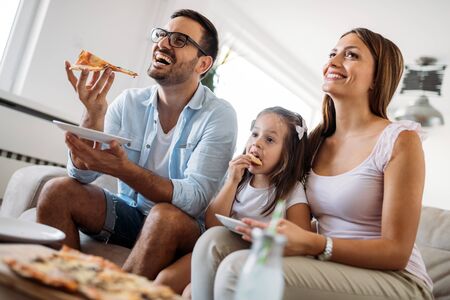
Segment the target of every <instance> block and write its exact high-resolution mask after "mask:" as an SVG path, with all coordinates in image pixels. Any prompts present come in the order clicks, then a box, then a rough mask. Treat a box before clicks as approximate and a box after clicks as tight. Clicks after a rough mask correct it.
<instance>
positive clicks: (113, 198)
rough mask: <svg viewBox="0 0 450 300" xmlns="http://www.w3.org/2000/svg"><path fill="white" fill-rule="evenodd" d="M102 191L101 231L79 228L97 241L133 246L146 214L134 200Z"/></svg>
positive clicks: (199, 223)
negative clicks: (104, 203)
mask: <svg viewBox="0 0 450 300" xmlns="http://www.w3.org/2000/svg"><path fill="white" fill-rule="evenodd" d="M103 193H104V194H105V199H106V218H105V224H104V225H103V229H102V231H100V233H97V234H93V233H91V232H86V231H85V230H83V229H80V230H81V231H82V232H84V233H85V234H87V235H89V236H91V237H92V238H94V239H96V240H98V241H101V242H104V243H111V244H116V245H121V246H124V247H127V248H133V246H134V243H135V242H136V240H137V238H138V236H139V233H140V232H141V229H142V226H144V222H145V218H146V217H147V216H146V215H144V214H143V213H142V212H141V211H140V210H139V209H138V208H137V207H136V204H135V202H132V201H130V200H128V199H125V198H121V197H120V195H117V194H114V193H112V192H110V191H108V190H106V189H103ZM196 221H197V224H198V226H199V228H200V234H203V232H205V230H206V228H205V225H204V223H203V222H202V221H200V220H196Z"/></svg>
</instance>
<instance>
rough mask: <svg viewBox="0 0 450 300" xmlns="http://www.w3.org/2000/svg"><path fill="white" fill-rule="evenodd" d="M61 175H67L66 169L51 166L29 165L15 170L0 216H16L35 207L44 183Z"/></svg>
mask: <svg viewBox="0 0 450 300" xmlns="http://www.w3.org/2000/svg"><path fill="white" fill-rule="evenodd" d="M61 176H67V172H66V169H64V168H60V167H53V166H29V167H25V168H21V169H19V170H17V171H16V172H14V174H13V175H12V176H11V179H10V180H9V182H8V185H7V187H6V191H5V194H4V197H3V202H2V206H1V207H0V216H4V217H12V218H17V217H19V216H20V215H21V214H22V213H23V212H24V211H25V210H27V209H29V208H31V207H35V206H36V201H37V197H38V195H39V193H40V192H41V189H42V187H43V186H44V184H45V183H46V182H47V181H49V180H50V179H52V178H55V177H61Z"/></svg>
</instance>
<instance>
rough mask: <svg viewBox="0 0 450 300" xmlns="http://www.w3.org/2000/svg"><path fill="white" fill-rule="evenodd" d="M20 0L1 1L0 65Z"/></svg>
mask: <svg viewBox="0 0 450 300" xmlns="http://www.w3.org/2000/svg"><path fill="white" fill-rule="evenodd" d="M19 3H20V0H8V1H3V3H2V9H1V10H0V65H1V63H2V62H3V53H4V51H5V48H6V44H7V43H8V38H9V35H10V33H11V29H12V26H13V23H14V19H15V17H16V14H17V9H18V8H19Z"/></svg>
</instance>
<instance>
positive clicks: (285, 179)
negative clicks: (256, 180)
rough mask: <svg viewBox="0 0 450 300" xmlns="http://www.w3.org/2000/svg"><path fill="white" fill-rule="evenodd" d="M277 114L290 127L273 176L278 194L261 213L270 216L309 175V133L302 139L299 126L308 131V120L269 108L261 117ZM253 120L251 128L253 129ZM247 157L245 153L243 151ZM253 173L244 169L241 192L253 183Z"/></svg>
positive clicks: (239, 189) (271, 181)
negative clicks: (307, 168) (307, 155)
mask: <svg viewBox="0 0 450 300" xmlns="http://www.w3.org/2000/svg"><path fill="white" fill-rule="evenodd" d="M271 113H272V114H276V115H277V116H278V117H279V118H280V119H281V120H283V122H284V123H285V124H286V125H287V127H288V133H287V134H286V136H285V138H284V141H283V150H284V151H283V152H282V154H281V159H280V161H279V162H278V164H277V165H276V166H275V168H274V169H273V171H272V172H271V174H269V177H270V185H271V186H274V187H275V193H274V196H273V198H272V199H270V201H269V202H268V203H267V205H266V206H265V207H264V208H263V211H262V214H263V215H265V216H267V215H270V214H271V213H272V211H273V209H274V208H275V204H276V201H277V200H279V199H283V200H286V199H287V198H288V197H289V196H290V194H291V193H292V192H293V190H294V188H295V186H296V185H297V183H298V182H299V181H301V182H304V180H305V176H306V160H305V154H306V146H307V133H306V130H305V132H304V133H303V136H302V137H301V139H300V138H299V136H298V133H297V130H296V126H300V127H304V128H306V124H305V120H304V119H303V118H302V117H301V116H300V115H299V114H297V113H294V112H292V111H290V110H287V109H285V108H283V107H280V106H275V107H269V108H266V109H264V110H263V111H261V112H260V113H259V114H258V116H257V117H256V118H258V117H260V116H261V115H263V114H271ZM253 126H254V121H253V123H252V127H251V129H253ZM244 154H245V150H244ZM252 176H253V174H252V173H250V172H249V171H248V169H245V171H244V175H243V176H242V179H241V181H240V182H239V185H238V189H237V191H238V193H239V192H240V191H241V190H242V188H243V187H244V186H245V185H246V184H247V183H248V182H249V181H250V180H251V178H252Z"/></svg>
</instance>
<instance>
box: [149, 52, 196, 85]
mask: <svg viewBox="0 0 450 300" xmlns="http://www.w3.org/2000/svg"><path fill="white" fill-rule="evenodd" d="M197 61H198V57H196V58H193V59H192V60H190V61H187V62H183V63H180V64H179V65H178V66H177V65H176V64H177V63H175V65H173V66H172V68H171V70H169V71H168V72H166V73H163V74H161V73H160V71H161V70H157V69H152V66H150V67H149V68H148V70H147V74H148V76H150V77H151V78H153V79H155V81H156V82H157V83H158V84H159V85H162V86H170V85H176V84H180V83H183V82H185V81H187V80H188V79H189V78H190V77H191V76H192V74H193V73H194V69H195V65H196V64H197Z"/></svg>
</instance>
